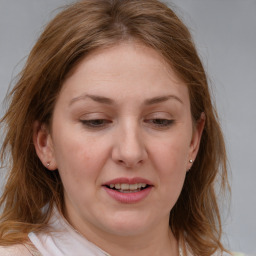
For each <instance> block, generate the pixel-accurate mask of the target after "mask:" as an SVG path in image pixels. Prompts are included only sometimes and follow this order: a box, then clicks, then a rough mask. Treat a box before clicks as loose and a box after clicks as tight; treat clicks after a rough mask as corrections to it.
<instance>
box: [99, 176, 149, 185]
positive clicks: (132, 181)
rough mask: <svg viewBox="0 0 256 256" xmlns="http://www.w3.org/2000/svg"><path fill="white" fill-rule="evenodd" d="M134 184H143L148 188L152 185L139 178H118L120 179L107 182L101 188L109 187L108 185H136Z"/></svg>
mask: <svg viewBox="0 0 256 256" xmlns="http://www.w3.org/2000/svg"><path fill="white" fill-rule="evenodd" d="M136 183H145V184H147V185H150V186H152V185H153V184H152V182H151V181H149V180H147V179H144V178H141V177H134V178H126V177H120V178H116V179H113V180H110V181H107V182H106V183H104V184H103V186H109V185H110V184H136Z"/></svg>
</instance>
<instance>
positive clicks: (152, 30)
mask: <svg viewBox="0 0 256 256" xmlns="http://www.w3.org/2000/svg"><path fill="white" fill-rule="evenodd" d="M131 39H135V40H137V41H139V42H141V43H142V44H144V45H146V46H148V47H151V48H153V49H155V50H156V51H157V52H158V53H159V54H160V55H161V56H162V57H163V58H164V59H165V60H166V61H167V62H168V63H169V64H170V66H171V67H172V68H173V70H174V71H175V72H176V74H177V75H178V76H179V77H180V78H181V79H182V80H183V81H184V82H185V83H186V85H187V87H188V90H189V96H190V102H191V114H192V117H193V120H194V121H195V122H196V120H198V119H199V118H200V116H201V113H202V112H204V113H205V117H206V122H205V128H204V131H203V134H202V139H201V144H200V149H199V152H198V155H197V158H196V159H195V162H194V164H193V167H192V168H191V170H190V171H189V172H188V174H187V176H186V179H185V183H184V187H183V190H182V192H181V194H180V197H179V199H178V201H177V203H176V204H175V206H174V207H173V209H172V210H171V212H170V221H169V224H170V228H171V229H172V231H173V233H174V235H175V237H176V238H177V239H179V240H180V241H183V242H184V241H186V244H187V246H189V247H190V248H191V250H192V251H193V253H194V254H195V255H204V256H209V255H212V254H213V253H214V252H215V251H216V250H220V251H223V250H225V249H224V247H223V245H222V243H221V233H222V229H221V219H220V213H219V208H218V204H217V197H216V194H217V193H216V191H215V188H216V186H215V184H216V182H217V181H219V182H220V184H221V187H222V188H225V187H226V185H228V182H227V167H226V151H225V145H224V140H223V135H222V132H221V129H220V125H219V122H218V117H217V114H216V111H215V108H214V106H213V103H212V99H211V96H210V93H209V88H208V84H207V83H208V82H207V77H206V74H205V71H204V68H203V65H202V63H201V61H200V59H199V57H198V54H197V51H196V49H195V45H194V43H193V41H192V38H191V35H190V33H189V31H188V29H187V28H186V26H185V25H184V24H183V23H182V21H181V20H180V19H179V18H178V17H177V16H176V15H175V13H174V12H173V11H172V10H171V9H169V8H168V7H167V6H166V5H165V4H163V3H161V2H159V1H157V0H140V1H138V0H84V1H79V2H77V3H74V4H71V5H69V6H67V7H65V8H64V9H63V10H62V11H61V12H60V13H59V14H58V15H57V16H56V17H55V18H54V19H53V20H52V21H51V22H50V23H49V24H48V25H47V26H46V28H45V30H44V32H43V33H42V35H41V36H40V37H39V39H38V41H37V43H36V44H35V46H34V48H33V49H32V51H31V53H30V55H29V57H28V59H27V62H26V65H25V67H24V69H23V70H22V72H21V73H20V75H19V79H18V80H17V83H16V85H15V87H14V88H13V90H12V91H11V92H10V95H9V99H10V104H9V108H8V110H7V112H6V113H5V115H4V116H3V118H2V119H1V126H2V129H3V132H4V140H3V144H2V147H1V155H0V156H1V159H0V160H1V164H2V167H3V166H5V168H7V169H8V171H9V176H8V180H7V183H6V186H5V189H4V191H3V195H2V197H1V199H0V207H2V209H3V212H2V215H1V218H0V245H11V244H16V243H24V242H26V240H27V234H28V233H29V232H31V231H40V230H43V229H44V228H45V227H46V226H47V221H48V219H49V216H50V214H51V211H52V208H53V205H57V207H58V208H59V209H60V210H62V209H63V187H62V183H61V180H60V177H59V175H58V171H55V172H51V171H48V170H47V169H46V168H45V167H44V165H43V164H42V163H41V162H40V160H39V158H38V156H37V154H36V152H35V148H34V145H33V139H32V137H33V124H34V123H35V121H39V122H41V123H45V124H50V121H51V117H52V113H53V109H54V106H55V102H56V98H57V97H58V94H59V92H60V90H61V87H62V84H63V81H64V80H65V77H66V76H67V75H68V73H69V72H70V71H71V69H72V68H74V66H75V65H77V64H78V63H79V61H80V60H82V59H83V58H85V57H86V56H87V55H88V54H89V53H91V52H92V51H94V50H96V49H98V48H106V47H110V46H113V45H115V44H117V43H120V42H122V41H126V40H131ZM44 206H47V207H45V208H44V211H42V208H43V207H44Z"/></svg>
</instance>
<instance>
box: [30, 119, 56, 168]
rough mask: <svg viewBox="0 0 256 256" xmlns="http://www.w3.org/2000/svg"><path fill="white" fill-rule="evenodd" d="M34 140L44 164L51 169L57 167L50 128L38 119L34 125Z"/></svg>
mask: <svg viewBox="0 0 256 256" xmlns="http://www.w3.org/2000/svg"><path fill="white" fill-rule="evenodd" d="M33 142H34V146H35V150H36V153H37V156H38V157H39V159H40V160H41V162H42V164H43V165H44V166H45V167H46V168H47V169H49V170H51V171H53V170H56V169H57V164H56V160H55V157H54V148H53V142H52V137H51V134H50V131H49V128H48V127H47V126H46V125H45V124H41V123H39V122H38V121H36V122H35V123H34V126H33Z"/></svg>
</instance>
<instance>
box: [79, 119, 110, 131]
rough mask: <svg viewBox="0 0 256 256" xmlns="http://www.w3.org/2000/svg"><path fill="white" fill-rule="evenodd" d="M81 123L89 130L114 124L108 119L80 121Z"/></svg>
mask: <svg viewBox="0 0 256 256" xmlns="http://www.w3.org/2000/svg"><path fill="white" fill-rule="evenodd" d="M80 121H81V123H82V124H83V125H84V126H86V127H88V128H92V129H93V128H104V127H106V126H108V125H109V124H111V123H112V121H110V120H107V119H88V120H80Z"/></svg>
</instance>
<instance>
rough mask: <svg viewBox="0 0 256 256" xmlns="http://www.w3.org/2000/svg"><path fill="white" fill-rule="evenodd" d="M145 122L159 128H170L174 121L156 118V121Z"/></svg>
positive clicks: (148, 120)
mask: <svg viewBox="0 0 256 256" xmlns="http://www.w3.org/2000/svg"><path fill="white" fill-rule="evenodd" d="M145 122H146V123H149V124H152V125H154V126H158V127H168V126H171V125H172V124H173V122H174V120H171V119H162V118H156V119H147V120H145Z"/></svg>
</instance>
